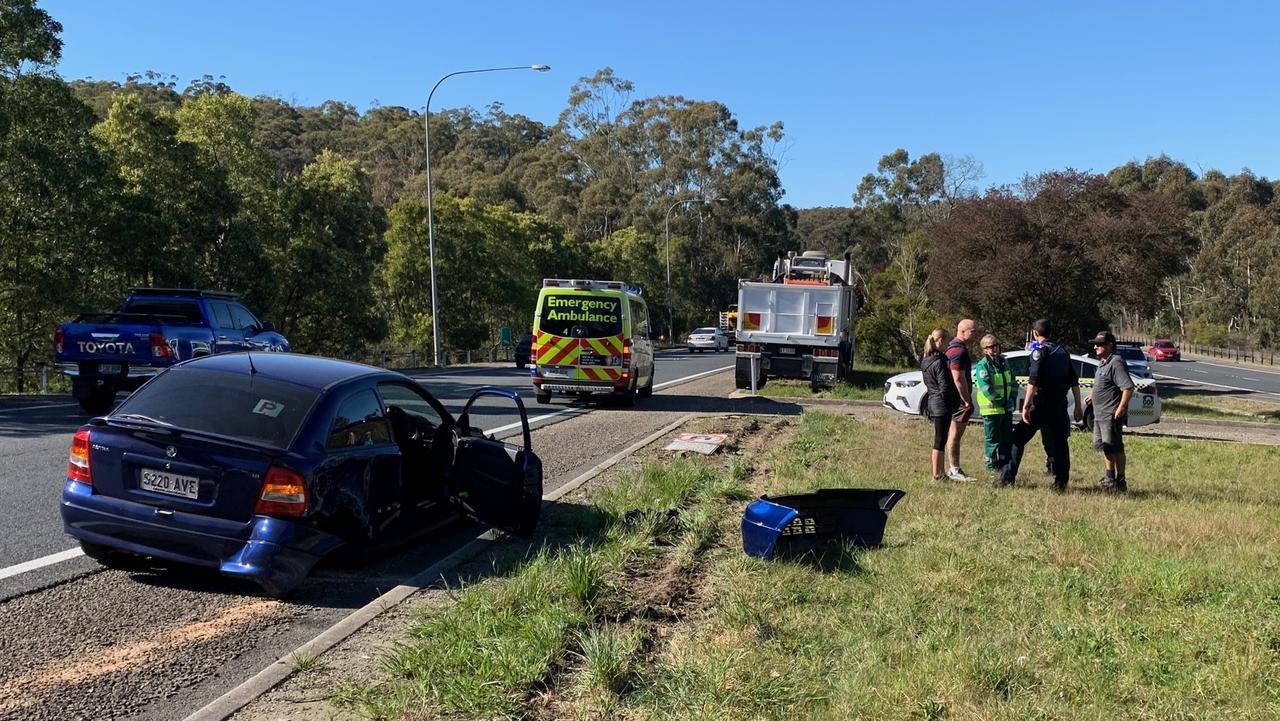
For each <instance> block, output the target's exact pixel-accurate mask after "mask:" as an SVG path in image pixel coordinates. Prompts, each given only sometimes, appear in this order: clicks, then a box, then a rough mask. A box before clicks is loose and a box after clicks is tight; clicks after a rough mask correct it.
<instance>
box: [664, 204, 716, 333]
mask: <svg viewBox="0 0 1280 721" xmlns="http://www.w3.org/2000/svg"><path fill="white" fill-rule="evenodd" d="M712 200H724V198H711V199H709V198H686V199H684V200H677V201H676V202H674V203H672V204H671V207H670V208H667V217H666V220H664V221H663V223H662V225H663V228H664V231H663V233H664V235H666V237H667V334H668V340H669V341H670V342H671V343H675V340H676V333H675V330H676V329H675V323H674V322H673V321H672V312H671V211H673V210H675V209H676V208H678V207H680V206H681V205H685V204H687V203H710V202H712Z"/></svg>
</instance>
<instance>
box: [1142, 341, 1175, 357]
mask: <svg viewBox="0 0 1280 721" xmlns="http://www.w3.org/2000/svg"><path fill="white" fill-rule="evenodd" d="M1147 355H1149V356H1151V360H1157V361H1180V360H1182V352H1181V351H1179V350H1178V345H1177V344H1176V343H1174V342H1173V341H1171V340H1169V339H1168V338H1161V339H1159V340H1157V341H1156V342H1155V343H1152V344H1151V347H1150V348H1148V349H1147Z"/></svg>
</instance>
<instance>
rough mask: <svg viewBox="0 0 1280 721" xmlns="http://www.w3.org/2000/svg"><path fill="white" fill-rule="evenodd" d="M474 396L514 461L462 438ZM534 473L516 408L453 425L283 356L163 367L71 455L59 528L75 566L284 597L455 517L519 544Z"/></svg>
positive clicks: (396, 392)
mask: <svg viewBox="0 0 1280 721" xmlns="http://www.w3.org/2000/svg"><path fill="white" fill-rule="evenodd" d="M482 395H499V396H505V397H507V398H509V399H511V400H512V401H513V402H514V403H516V405H517V406H518V407H519V410H520V419H521V425H522V427H523V439H522V440H523V447H520V446H516V445H512V444H507V443H504V442H501V441H497V440H493V439H492V438H489V437H486V436H485V435H484V434H483V433H482V432H481V431H480V430H479V429H476V428H472V427H471V426H470V425H469V423H468V419H469V415H470V409H471V405H472V403H474V402H475V400H476V399H477V398H478V397H480V396H482ZM541 506H542V462H541V461H540V460H539V459H538V456H537V455H536V454H535V453H534V452H533V449H532V447H531V445H530V434H529V424H528V418H527V415H526V414H525V410H524V405H523V403H522V402H521V401H520V398H519V396H517V395H516V394H514V393H512V392H510V391H506V390H502V389H496V388H484V389H480V390H478V391H476V393H475V394H473V395H472V397H471V400H470V401H468V403H467V405H466V407H465V408H464V410H463V412H462V414H461V415H459V416H458V417H457V418H454V417H453V416H451V415H450V414H449V412H448V411H447V410H445V408H444V406H443V405H441V404H440V402H439V401H437V400H436V399H435V398H434V397H433V396H432V395H431V394H430V393H429V392H427V391H426V389H424V388H423V387H422V386H421V385H419V384H418V383H416V382H414V381H413V380H412V379H410V378H408V377H407V376H405V375H402V374H400V373H396V372H393V371H387V370H383V369H381V368H373V367H370V366H365V365H360V364H357V363H349V362H345V361H339V360H332V359H328V358H318V357H314V356H306V355H295V354H289V353H253V352H239V353H227V354H220V355H211V356H206V357H202V358H197V359H194V360H190V361H186V362H183V363H179V364H177V365H174V366H172V367H171V368H169V369H168V370H166V371H164V372H162V373H160V374H159V375H157V376H156V377H155V378H153V379H151V380H150V381H148V382H147V383H146V384H145V385H143V386H142V387H141V388H139V389H138V390H137V391H135V392H134V393H133V394H132V395H130V396H129V398H128V399H126V400H125V401H124V403H122V404H121V405H120V406H119V407H118V408H116V409H115V410H114V411H113V412H111V413H110V414H108V415H106V416H104V417H100V418H95V419H93V420H92V421H90V422H89V423H88V424H87V425H85V426H83V427H82V428H80V429H79V430H78V431H77V432H76V434H75V437H74V439H73V441H72V445H71V454H70V458H69V462H68V467H67V481H66V485H65V487H64V489H63V493H62V503H61V512H62V520H63V524H64V528H65V530H66V532H67V533H68V534H70V535H71V536H73V537H74V538H76V539H78V540H79V541H80V545H81V547H82V548H83V549H84V552H85V554H86V555H88V556H90V557H91V558H94V559H96V560H97V561H99V562H100V563H102V564H103V565H107V566H123V567H127V566H129V565H132V564H136V563H137V562H138V561H139V557H143V558H151V559H159V560H162V561H170V562H172V561H177V562H181V563H186V564H194V565H198V566H207V567H211V568H216V569H218V570H219V571H221V573H223V574H225V575H227V576H233V577H238V578H244V579H248V580H252V581H255V582H257V583H258V584H259V585H260V586H261V587H262V588H263V589H264V590H265V591H266V592H267V593H269V594H272V595H281V594H283V593H286V592H288V591H289V590H291V589H292V588H294V587H296V586H297V585H298V584H299V583H301V582H302V580H303V579H304V578H305V577H306V575H307V574H308V573H309V572H310V570H311V568H312V567H313V566H314V565H315V564H316V563H317V562H318V561H319V560H320V559H322V558H323V557H325V556H326V555H328V554H330V553H333V552H335V551H339V550H341V549H347V550H352V549H355V550H363V549H365V548H367V547H370V546H372V545H376V544H378V543H380V542H384V541H389V540H393V539H398V540H403V539H404V534H405V531H406V529H407V530H409V531H413V529H422V528H426V527H429V526H430V525H431V522H432V521H438V520H439V519H440V518H441V517H442V515H443V516H444V517H446V518H447V517H449V516H450V515H452V514H456V513H458V512H461V513H464V514H467V515H470V516H472V517H474V518H476V519H478V520H480V521H482V522H485V523H489V524H491V525H494V526H497V527H499V528H503V529H506V530H508V531H511V532H514V533H518V534H522V535H527V534H529V533H531V532H532V531H533V529H534V527H535V526H536V524H537V522H538V517H539V513H540V511H541Z"/></svg>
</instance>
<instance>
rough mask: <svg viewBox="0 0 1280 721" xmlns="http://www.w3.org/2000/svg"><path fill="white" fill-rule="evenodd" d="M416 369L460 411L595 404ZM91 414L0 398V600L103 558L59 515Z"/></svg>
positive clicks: (698, 366) (703, 365)
mask: <svg viewBox="0 0 1280 721" xmlns="http://www.w3.org/2000/svg"><path fill="white" fill-rule="evenodd" d="M732 364H733V355H732V354H728V355H725V354H717V353H710V354H708V353H698V354H692V355H690V354H688V353H685V352H682V351H667V352H662V353H659V355H658V364H657V370H656V374H657V376H656V383H657V384H659V385H661V384H662V383H663V382H665V381H669V380H672V379H676V378H682V377H687V376H691V375H696V374H698V373H702V372H706V371H709V370H713V369H716V368H724V367H726V366H730V365H732ZM414 376H415V377H416V378H417V379H418V380H419V382H421V383H422V384H423V385H424V386H425V387H426V388H427V389H428V390H430V391H431V392H432V394H433V395H435V396H436V397H438V398H439V399H440V400H441V402H443V403H444V405H445V406H446V407H447V408H448V409H449V410H450V411H451V412H453V413H454V414H458V413H461V411H462V408H463V406H464V405H465V404H466V402H467V400H468V399H469V398H470V397H471V394H472V392H473V391H474V390H475V389H476V388H479V387H483V386H496V387H500V388H506V389H509V390H514V391H517V392H519V393H520V396H521V398H522V399H523V401H524V403H525V406H526V410H527V412H528V416H529V419H530V422H531V425H532V426H533V427H534V428H538V427H541V426H544V425H547V424H550V423H557V422H560V421H563V420H566V419H568V418H571V417H574V416H577V415H581V414H583V413H588V412H590V411H592V410H593V409H594V408H595V407H596V405H595V404H582V403H578V402H570V401H569V400H567V399H564V398H563V397H560V396H556V397H554V400H553V402H552V404H551V405H538V404H537V403H536V402H535V401H534V398H533V387H532V384H530V382H529V372H528V371H527V370H518V369H516V368H515V367H514V365H512V366H506V367H482V368H472V367H467V368H456V369H447V370H444V371H426V372H422V373H417V374H414ZM121 398H123V396H121ZM641 403H643V401H641ZM604 405H607V404H604ZM87 418H88V416H86V415H85V414H84V413H82V412H81V411H80V409H79V407H78V406H77V405H76V404H75V403H74V402H73V401H71V399H70V398H68V397H65V396H61V397H51V398H45V399H39V400H38V401H31V400H27V401H10V402H8V403H0V529H2V531H0V532H2V533H3V534H4V542H3V543H0V602H3V601H4V600H5V599H7V598H11V597H13V596H15V595H18V594H22V593H26V592H29V591H31V590H33V589H38V588H43V587H45V586H48V585H51V584H55V583H59V582H61V581H64V580H66V579H68V578H72V577H74V576H77V575H81V574H84V573H87V572H91V571H94V570H96V569H97V564H96V563H94V562H93V561H91V560H89V559H87V558H84V557H83V556H81V555H80V554H79V552H78V546H77V544H75V543H74V542H73V541H72V540H71V539H70V538H68V537H67V536H66V535H64V534H63V533H62V522H61V520H60V518H59V516H58V498H59V495H60V494H61V492H62V486H63V484H64V482H65V480H66V468H67V453H68V450H69V448H70V445H71V435H72V434H73V433H74V432H75V430H76V428H78V427H79V426H80V424H82V423H83V422H84V421H85V420H87ZM519 418H520V416H519V412H518V411H517V410H516V408H515V405H514V404H513V403H512V402H511V401H510V400H507V399H504V398H494V397H485V398H481V399H480V400H478V401H477V402H476V405H475V407H474V408H473V410H472V420H471V423H472V425H474V426H479V427H480V428H483V429H485V430H493V429H499V431H498V433H497V435H498V436H499V437H508V436H511V435H514V434H517V433H519ZM59 554H61V555H59ZM31 566H38V567H36V568H31Z"/></svg>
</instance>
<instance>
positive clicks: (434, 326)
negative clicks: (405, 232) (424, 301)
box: [422, 64, 551, 366]
mask: <svg viewBox="0 0 1280 721" xmlns="http://www.w3.org/2000/svg"><path fill="white" fill-rule="evenodd" d="M550 69H551V66H550V65H541V64H539V65H512V66H510V67H504V68H479V69H477V70H458V71H455V72H452V73H449V74H448V75H445V76H444V77H442V78H440V79H439V80H437V81H436V84H435V85H432V86H431V92H429V93H427V106H426V111H425V113H424V117H423V121H422V127H423V130H424V132H425V134H426V141H427V254H428V255H429V256H430V263H431V340H432V363H433V365H436V366H440V365H443V364H442V363H441V362H440V313H439V301H438V295H437V293H436V224H435V204H434V203H433V202H432V196H431V97H432V96H433V95H435V94H436V88H438V87H440V83H443V82H444V81H446V80H448V79H449V78H451V77H453V76H454V75H470V74H472V73H496V72H499V71H502V70H536V71H537V72H540V73H545V72H547V71H548V70H550Z"/></svg>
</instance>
